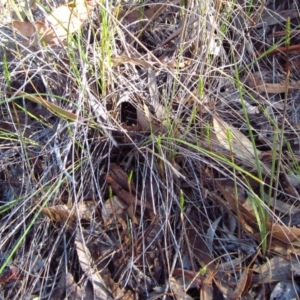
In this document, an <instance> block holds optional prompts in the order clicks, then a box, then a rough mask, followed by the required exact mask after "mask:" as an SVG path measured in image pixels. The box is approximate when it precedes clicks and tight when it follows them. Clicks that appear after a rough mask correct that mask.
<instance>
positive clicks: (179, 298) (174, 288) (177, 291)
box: [170, 276, 193, 300]
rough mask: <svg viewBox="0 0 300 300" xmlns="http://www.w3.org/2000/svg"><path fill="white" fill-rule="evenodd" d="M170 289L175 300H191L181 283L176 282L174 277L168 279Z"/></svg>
mask: <svg viewBox="0 0 300 300" xmlns="http://www.w3.org/2000/svg"><path fill="white" fill-rule="evenodd" d="M170 289H171V292H172V293H173V295H174V297H175V299H176V300H192V299H193V298H192V297H191V296H189V295H188V294H187V293H186V292H185V291H184V289H183V286H182V283H180V281H179V280H176V279H175V278H174V277H172V276H171V277H170Z"/></svg>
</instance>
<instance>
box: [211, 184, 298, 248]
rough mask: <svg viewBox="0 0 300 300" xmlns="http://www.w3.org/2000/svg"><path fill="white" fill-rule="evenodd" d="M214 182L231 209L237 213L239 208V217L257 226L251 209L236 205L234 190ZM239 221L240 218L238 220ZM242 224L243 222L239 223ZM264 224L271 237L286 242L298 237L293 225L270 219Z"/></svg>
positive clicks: (288, 242) (295, 239)
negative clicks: (226, 188) (285, 224)
mask: <svg viewBox="0 0 300 300" xmlns="http://www.w3.org/2000/svg"><path fill="white" fill-rule="evenodd" d="M216 184H217V185H218V188H219V189H220V191H221V193H222V195H223V196H224V198H225V199H226V200H227V201H228V203H229V204H230V206H231V209H232V210H233V211H234V212H236V213H237V209H239V214H240V216H241V218H244V219H245V220H246V221H247V223H248V224H250V225H251V226H252V227H253V226H254V227H256V228H258V224H257V220H256V217H255V214H254V213H252V211H249V210H248V209H247V208H246V207H244V206H243V205H241V204H240V203H238V204H239V205H237V203H236V201H238V200H236V199H235V197H234V196H233V195H234V192H233V191H232V192H230V191H226V190H225V188H224V187H223V186H222V185H221V184H220V183H219V182H217V181H216ZM239 221H241V220H239ZM241 224H243V222H242V223H241ZM265 226H266V227H267V229H268V232H270V233H272V237H274V238H276V239H278V240H280V241H282V242H284V243H286V244H290V243H291V242H294V241H297V240H298V239H299V238H300V229H299V228H294V227H287V226H281V225H278V224H276V223H271V222H270V221H267V222H266V224H265Z"/></svg>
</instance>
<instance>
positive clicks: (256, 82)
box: [248, 73, 300, 94]
mask: <svg viewBox="0 0 300 300" xmlns="http://www.w3.org/2000/svg"><path fill="white" fill-rule="evenodd" d="M248 79H249V80H248V84H249V86H250V87H252V88H255V89H256V90H257V91H258V92H259V93H263V92H268V93H272V94H280V93H284V92H285V91H286V89H287V88H288V89H289V90H291V89H300V81H297V82H293V83H289V84H288V86H287V85H286V82H281V83H267V82H265V81H264V80H261V79H259V78H256V77H255V76H254V75H253V74H251V73H249V76H248Z"/></svg>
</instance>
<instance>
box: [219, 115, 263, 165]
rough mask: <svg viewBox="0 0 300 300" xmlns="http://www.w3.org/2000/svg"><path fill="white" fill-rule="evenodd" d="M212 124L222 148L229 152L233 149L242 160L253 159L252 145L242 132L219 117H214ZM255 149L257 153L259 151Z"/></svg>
mask: <svg viewBox="0 0 300 300" xmlns="http://www.w3.org/2000/svg"><path fill="white" fill-rule="evenodd" d="M213 126H214V131H215V135H216V138H217V140H218V141H219V143H220V144H221V145H222V147H223V148H225V149H226V150H228V151H229V152H231V151H233V153H234V155H235V156H236V157H238V158H240V159H242V160H245V159H246V160H252V161H253V160H254V159H255V154H254V149H253V145H252V143H251V141H250V140H249V139H248V138H247V137H246V136H245V135H244V134H243V133H241V132H240V131H239V130H237V129H236V128H234V127H233V126H231V125H229V124H227V123H226V122H225V121H224V120H222V119H221V118H216V117H214V118H213ZM228 132H230V139H231V140H230V141H229V140H228ZM230 143H231V145H230ZM256 151H257V154H258V155H259V154H260V151H259V150H256Z"/></svg>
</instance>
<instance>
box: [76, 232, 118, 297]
mask: <svg viewBox="0 0 300 300" xmlns="http://www.w3.org/2000/svg"><path fill="white" fill-rule="evenodd" d="M75 246H76V251H77V255H78V260H79V264H80V266H81V269H82V271H83V273H84V274H85V275H87V276H88V278H89V280H90V282H91V284H92V285H93V290H94V299H95V300H98V299H99V300H103V299H106V300H113V299H114V297H113V295H112V293H111V291H110V290H109V288H108V287H107V285H106V283H105V282H104V280H103V277H102V276H101V275H100V273H99V272H97V270H95V269H94V268H93V265H94V264H95V263H94V262H93V259H92V256H91V253H90V251H89V249H88V248H87V247H86V245H85V243H84V242H83V240H82V235H81V232H80V229H79V228H77V230H76V238H75Z"/></svg>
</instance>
